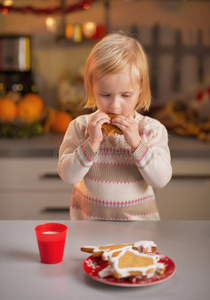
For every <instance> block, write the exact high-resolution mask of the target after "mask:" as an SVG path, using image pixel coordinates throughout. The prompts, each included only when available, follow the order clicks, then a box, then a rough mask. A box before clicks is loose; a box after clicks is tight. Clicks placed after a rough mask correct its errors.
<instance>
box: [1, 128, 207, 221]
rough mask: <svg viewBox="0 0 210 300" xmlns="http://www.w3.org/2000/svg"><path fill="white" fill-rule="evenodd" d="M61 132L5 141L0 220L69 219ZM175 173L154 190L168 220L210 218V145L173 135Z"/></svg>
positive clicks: (161, 214) (170, 139)
mask: <svg viewBox="0 0 210 300" xmlns="http://www.w3.org/2000/svg"><path fill="white" fill-rule="evenodd" d="M62 138H63V137H62V135H56V134H53V133H49V134H46V135H43V136H40V137H36V138H33V139H29V140H27V139H26V140H21V141H20V140H16V139H14V140H12V139H2V140H1V147H0V219H23V220H24V219H40V220H41V219H51V220H53V219H54V220H56V219H57V220H58V219H60V220H62V219H69V212H68V208H69V201H70V196H71V190H72V186H69V185H67V184H65V183H64V182H62V180H61V179H60V178H59V177H58V175H57V161H58V157H57V156H58V148H59V145H60V144H61V141H62ZM169 147H170V150H171V157H172V167H173V177H172V180H171V181H170V182H169V183H168V185H167V186H166V187H165V188H163V189H161V190H155V193H156V198H157V203H158V207H159V211H160V216H161V219H163V220H181V219H183V220H189V219H200V220H205V219H206V220H207V219H208V220H210V143H203V142H199V141H198V140H196V139H193V138H187V137H180V136H176V135H172V134H169Z"/></svg>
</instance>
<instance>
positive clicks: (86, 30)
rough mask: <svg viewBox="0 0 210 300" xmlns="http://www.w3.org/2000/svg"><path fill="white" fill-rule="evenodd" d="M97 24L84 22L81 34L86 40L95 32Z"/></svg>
mask: <svg viewBox="0 0 210 300" xmlns="http://www.w3.org/2000/svg"><path fill="white" fill-rule="evenodd" d="M96 27H97V24H96V23H95V22H86V23H84V24H83V28H82V29H83V34H84V36H85V37H86V38H91V37H92V36H93V35H94V33H95V32H96Z"/></svg>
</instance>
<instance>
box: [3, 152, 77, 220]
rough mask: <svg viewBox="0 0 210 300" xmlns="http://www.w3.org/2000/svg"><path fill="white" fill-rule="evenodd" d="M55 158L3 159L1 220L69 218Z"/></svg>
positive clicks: (68, 188)
mask: <svg viewBox="0 0 210 300" xmlns="http://www.w3.org/2000/svg"><path fill="white" fill-rule="evenodd" d="M71 188H72V187H71V186H69V185H66V184H65V183H63V182H62V180H61V179H60V178H59V177H58V175H57V160H56V158H46V157H37V158H31V157H26V158H20V157H17V158H0V219H23V220H24V219H60V220H62V219H69V211H68V208H69V201H70V195H71Z"/></svg>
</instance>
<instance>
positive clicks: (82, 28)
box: [0, 0, 210, 219]
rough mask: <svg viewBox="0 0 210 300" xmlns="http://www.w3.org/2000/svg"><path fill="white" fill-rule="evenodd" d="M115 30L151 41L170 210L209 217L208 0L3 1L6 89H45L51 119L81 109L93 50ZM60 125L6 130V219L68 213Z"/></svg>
mask: <svg viewBox="0 0 210 300" xmlns="http://www.w3.org/2000/svg"><path fill="white" fill-rule="evenodd" d="M115 30H124V31H126V32H128V33H131V34H133V35H134V36H135V37H136V38H138V39H139V40H140V41H141V42H142V44H143V45H144V47H145V49H146V51H147V53H148V55H149V62H150V73H151V88H152V95H153V101H152V107H151V110H150V112H149V114H151V115H153V116H154V117H157V118H159V119H160V121H162V122H163V123H164V124H165V125H166V126H167V128H168V130H169V143H170V148H171V154H172V165H173V179H172V180H171V182H170V183H169V184H168V186H167V187H166V188H164V189H163V190H157V191H156V194H157V199H158V205H159V209H160V214H161V217H162V219H210V155H209V153H210V1H207V0H206V1H199V0H197V1H196V0H194V1H193V0H185V1H184V0H183V1H182V0H168V1H167V0H156V1H150V0H148V1H146V0H139V1H138V0H130V1H129V0H110V1H108V0H103V1H102V0H101V1H100V0H99V1H91V0H89V1H79V0H78V1H77V0H66V1H64V0H61V1H60V0H52V1H49V0H45V1H36V3H35V1H29V0H13V1H0V95H1V97H2V98H5V97H8V95H10V96H11V95H12V96H11V97H12V98H13V100H14V101H19V100H20V99H17V98H15V96H14V94H15V95H16V96H17V95H21V96H20V97H22V96H24V94H26V93H31V92H33V93H35V94H36V93H38V95H39V96H40V97H41V99H42V100H43V103H44V107H45V108H47V109H46V110H45V115H44V117H43V118H44V121H45V122H47V125H49V123H50V122H51V123H52V120H51V119H52V118H53V116H54V115H55V112H57V111H60V110H67V111H68V112H70V116H71V118H73V117H75V116H76V115H78V114H79V113H81V111H82V110H81V103H82V101H83V100H84V96H85V91H84V88H83V69H84V62H85V59H86V57H87V55H88V54H89V52H90V50H91V49H92V47H93V45H94V44H95V43H96V42H97V41H98V40H99V39H100V38H101V37H103V36H104V34H105V33H106V32H111V31H115ZM17 45H18V46H17ZM8 78H9V79H8ZM11 91H12V94H11ZM46 115H47V116H46ZM50 118H51V119H50ZM50 120H51V121H50ZM3 121H4V120H3ZM3 121H2V120H1V123H2V122H3ZM42 121H43V120H42ZM3 123H4V122H3ZM42 123H43V122H42ZM51 123H50V124H51ZM45 125H46V124H45ZM3 126H5V124H3ZM15 126H16V124H15ZM48 127H50V125H49V126H48ZM45 129H46V128H45ZM52 129H53V128H48V130H46V131H45V132H44V133H43V132H42V134H40V135H38V136H36V137H30V138H17V137H15V138H14V137H13V138H8V137H6V138H5V136H4V137H2V138H0V143H1V146H0V218H1V219H66V218H67V219H68V206H69V199H70V192H71V187H69V186H67V185H65V184H64V183H62V182H61V180H60V179H59V178H58V176H57V171H56V164H57V154H58V147H59V145H60V143H61V141H62V137H63V133H62V132H61V133H60V134H59V133H55V131H56V130H54V131H53V130H52Z"/></svg>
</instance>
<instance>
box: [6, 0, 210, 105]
mask: <svg viewBox="0 0 210 300" xmlns="http://www.w3.org/2000/svg"><path fill="white" fill-rule="evenodd" d="M108 17H109V25H110V29H111V30H115V29H125V28H128V27H131V26H133V25H137V26H139V27H141V28H144V29H145V30H144V32H145V34H144V35H143V39H144V43H145V44H149V43H150V42H151V41H150V40H151V35H150V34H149V31H148V28H151V27H152V26H153V25H155V24H159V25H160V26H161V28H163V29H165V31H166V32H167V28H169V33H170V32H172V31H171V30H175V29H180V30H181V32H182V36H183V40H184V42H185V43H187V44H193V43H196V39H197V30H198V29H201V30H202V33H203V43H204V44H205V45H209V44H210V21H209V20H210V2H204V1H190V2H176V1H132V2H129V1H117V0H114V1H112V2H111V4H110V11H109V16H108ZM106 18H107V15H106V11H105V9H104V5H103V2H98V3H96V4H95V5H93V6H92V8H91V9H90V10H87V11H82V12H81V11H80V12H75V13H71V14H69V15H67V16H66V22H67V23H69V22H70V23H78V22H79V23H82V22H84V21H96V22H97V23H99V24H100V23H104V22H105V20H106ZM56 19H57V22H58V23H60V22H61V18H60V17H59V16H58V17H56ZM0 33H1V34H11V33H12V34H14V33H17V34H31V35H32V46H33V48H32V65H33V71H34V74H35V78H36V81H37V83H38V85H39V89H40V93H41V94H42V96H43V98H44V100H45V102H46V104H52V105H56V103H57V101H58V100H57V97H56V90H57V86H58V84H59V80H60V78H61V77H63V76H71V75H74V74H76V73H78V71H79V70H80V69H81V68H82V67H83V65H84V62H85V59H86V57H87V55H88V53H89V52H90V50H91V48H92V46H93V45H92V44H89V45H82V46H79V45H76V46H74V45H71V44H63V43H58V42H55V41H54V40H53V35H52V34H50V33H48V32H47V30H46V27H45V16H35V15H31V14H30V15H28V14H26V15H23V14H17V13H9V14H7V15H0ZM170 36H171V34H168V37H169V39H170ZM172 43H173V41H172ZM186 59H187V60H186V61H185V62H184V65H186V69H185V71H184V74H185V76H184V82H183V83H182V90H183V91H185V90H186V89H188V90H191V91H193V92H194V91H195V90H196V89H198V88H202V87H203V86H206V85H208V84H209V82H210V59H209V58H206V61H205V66H206V67H205V78H204V79H205V80H204V82H203V83H202V84H199V83H198V82H197V79H196V77H195V76H193V75H192V72H191V70H192V69H194V68H195V65H196V61H195V59H194V58H193V57H187V58H186ZM161 64H162V66H168V67H170V70H171V69H172V68H173V64H172V60H171V58H169V57H168V58H167V57H166V58H165V59H163V60H162V62H161ZM170 70H168V69H166V67H162V73H161V74H160V77H161V78H164V77H170V76H171V75H170V74H169V72H170ZM164 74H165V75H164ZM162 81H164V79H162ZM181 92H182V91H181ZM179 93H180V91H179ZM179 93H174V92H172V91H171V89H170V88H169V85H168V83H167V82H162V88H161V92H160V94H159V99H158V101H159V102H165V101H167V100H168V99H169V98H171V97H175V96H177V94H179Z"/></svg>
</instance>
